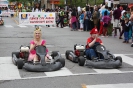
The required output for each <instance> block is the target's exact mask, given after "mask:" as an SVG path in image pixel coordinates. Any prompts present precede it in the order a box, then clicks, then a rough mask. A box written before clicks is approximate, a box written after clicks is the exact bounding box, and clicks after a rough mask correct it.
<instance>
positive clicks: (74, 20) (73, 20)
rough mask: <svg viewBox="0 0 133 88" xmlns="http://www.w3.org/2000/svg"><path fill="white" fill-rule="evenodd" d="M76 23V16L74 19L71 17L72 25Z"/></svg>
mask: <svg viewBox="0 0 133 88" xmlns="http://www.w3.org/2000/svg"><path fill="white" fill-rule="evenodd" d="M76 21H77V18H76V16H72V17H71V24H72V23H74V22H76Z"/></svg>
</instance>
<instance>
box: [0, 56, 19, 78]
mask: <svg viewBox="0 0 133 88" xmlns="http://www.w3.org/2000/svg"><path fill="white" fill-rule="evenodd" d="M20 78H21V77H20V74H19V71H18V69H17V67H16V66H15V65H14V64H12V61H11V57H0V80H5V79H6V80H11V79H20Z"/></svg>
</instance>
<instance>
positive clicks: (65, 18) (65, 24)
mask: <svg viewBox="0 0 133 88" xmlns="http://www.w3.org/2000/svg"><path fill="white" fill-rule="evenodd" d="M67 23H68V21H67V16H66V15H64V26H67Z"/></svg>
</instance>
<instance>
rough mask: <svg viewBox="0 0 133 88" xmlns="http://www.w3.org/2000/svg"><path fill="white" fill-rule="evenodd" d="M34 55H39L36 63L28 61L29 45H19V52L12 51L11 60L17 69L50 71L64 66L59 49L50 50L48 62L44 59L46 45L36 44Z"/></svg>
mask: <svg viewBox="0 0 133 88" xmlns="http://www.w3.org/2000/svg"><path fill="white" fill-rule="evenodd" d="M35 50H36V55H37V56H38V57H39V62H37V63H36V64H34V63H33V61H28V57H29V46H21V47H20V51H19V52H12V62H13V64H14V65H16V66H17V68H18V69H22V68H24V69H25V70H27V71H31V72H50V71H56V70H59V69H61V68H62V67H64V66H65V59H63V58H62V57H61V54H60V53H59V51H52V53H51V57H52V60H51V61H50V62H46V61H45V59H44V58H45V56H46V47H45V46H37V47H36V48H35Z"/></svg>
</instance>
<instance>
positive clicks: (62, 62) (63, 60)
mask: <svg viewBox="0 0 133 88" xmlns="http://www.w3.org/2000/svg"><path fill="white" fill-rule="evenodd" d="M58 61H59V62H61V64H62V67H64V66H65V59H64V58H60V59H59V60H58Z"/></svg>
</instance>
